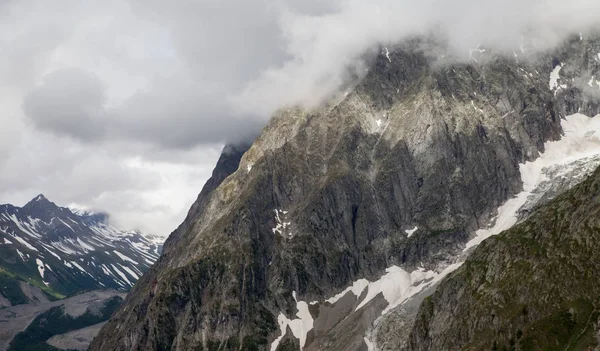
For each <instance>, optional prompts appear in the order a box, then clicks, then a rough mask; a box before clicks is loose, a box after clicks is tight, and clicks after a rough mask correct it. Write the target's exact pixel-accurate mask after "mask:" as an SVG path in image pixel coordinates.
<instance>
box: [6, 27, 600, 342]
mask: <svg viewBox="0 0 600 351" xmlns="http://www.w3.org/2000/svg"><path fill="white" fill-rule="evenodd" d="M451 53H452V51H451V50H450V49H448V48H447V47H446V45H445V44H444V42H441V41H438V40H434V39H432V38H413V39H411V40H407V41H405V42H403V43H400V44H398V45H397V46H395V47H382V48H381V52H380V54H379V55H377V56H376V57H373V59H372V62H371V66H370V68H369V69H368V72H366V76H365V77H364V78H362V79H360V80H359V81H357V82H355V84H353V85H351V88H348V90H347V91H346V92H345V93H344V94H343V96H342V97H341V98H340V99H336V100H332V101H330V103H328V104H327V105H326V106H323V107H321V108H319V109H315V110H304V109H300V108H291V107H290V108H288V109H282V110H280V111H279V112H278V113H276V114H275V115H274V116H273V117H272V119H271V120H270V122H269V123H268V125H267V126H266V127H265V128H264V129H263V131H262V133H261V134H260V136H259V137H258V138H257V139H256V140H255V141H254V142H253V143H252V144H251V145H247V146H246V145H242V146H241V145H237V146H228V147H226V148H225V149H224V150H223V153H222V155H221V158H220V160H219V161H218V163H217V166H216V168H215V170H214V172H213V175H212V178H211V179H210V180H209V181H208V182H207V183H206V185H205V187H204V189H202V191H201V193H200V195H199V197H198V199H197V200H196V202H195V203H194V205H193V206H192V208H191V209H190V211H189V213H188V216H187V218H186V219H185V220H184V222H183V223H182V224H181V225H180V226H179V227H178V228H177V229H176V230H175V231H174V232H173V233H172V234H171V235H170V237H169V239H168V240H167V241H166V243H165V245H164V250H163V252H162V255H161V256H160V258H159V259H158V261H157V262H156V263H155V264H154V265H152V266H151V267H150V269H149V270H148V271H147V272H146V273H145V274H144V275H143V276H142V277H141V279H140V280H139V282H138V283H137V284H135V286H134V287H133V289H132V290H131V293H130V294H129V295H128V296H127V297H126V299H125V301H124V303H123V305H121V307H119V308H118V310H117V311H116V312H115V314H114V315H113V316H112V318H111V319H110V321H109V322H108V323H107V324H106V325H104V327H103V328H102V329H101V331H100V333H99V334H98V336H97V337H96V339H94V341H93V342H92V344H91V346H90V349H91V350H128V351H129V350H270V351H276V350H340V351H342V350H399V349H407V350H412V349H415V350H417V349H418V350H455V349H457V350H458V349H462V348H465V349H478V350H479V349H481V350H487V349H493V348H494V347H496V348H497V349H502V347H507V348H509V347H512V348H513V349H515V348H517V347H518V348H519V349H524V350H526V349H535V348H533V346H531V345H536V344H539V345H541V344H540V343H541V342H542V341H543V342H544V343H546V344H544V345H550V346H551V347H558V346H557V345H561V348H560V349H563V348H562V346H564V347H566V348H569V347H572V348H574V349H582V348H583V347H587V346H589V345H597V344H598V341H597V339H596V337H597V336H598V330H597V328H598V327H597V326H598V322H600V321H599V320H598V316H599V313H598V310H597V308H598V301H597V295H598V291H597V290H598V289H597V286H595V285H594V284H596V285H597V281H598V277H597V273H596V272H597V267H595V265H596V263H594V262H597V257H596V256H597V254H596V252H598V250H597V249H598V247H597V246H598V244H597V241H598V240H595V239H594V238H595V236H597V235H598V233H599V231H598V230H599V228H600V227H599V226H598V221H597V215H598V213H597V212H598V182H599V177H600V176H599V174H598V172H596V173H594V174H593V172H594V170H595V169H596V168H597V167H598V166H599V165H600V117H594V116H596V115H598V114H599V113H600V103H599V102H600V81H599V80H598V79H600V36H598V35H597V34H592V33H583V34H579V35H574V36H572V37H570V38H569V40H567V41H566V42H565V43H564V44H563V45H561V46H560V47H559V48H555V49H552V50H551V51H546V52H543V53H539V52H535V51H533V50H531V51H530V50H529V46H528V45H527V42H526V40H524V43H523V44H522V45H521V47H520V48H516V49H515V52H514V53H510V54H508V55H507V54H506V53H500V52H494V51H493V50H490V49H486V48H485V47H484V46H480V47H476V48H473V49H471V50H470V52H469V53H468V59H467V60H463V59H459V58H458V57H454V56H453V55H452V54H451ZM591 174H593V177H592V178H589V179H588V180H585V179H586V178H587V177H589V176H590V175H591ZM584 180H585V181H584ZM582 181H583V183H581V185H579V186H578V185H577V184H578V183H580V182H582ZM573 187H575V188H573ZM568 189H572V190H570V191H569V190H568ZM565 191H567V192H566V193H565ZM560 194H562V195H560ZM41 203H42V204H45V203H46V202H45V201H44V200H43V199H42V200H41ZM37 206H38V205H37V204H36V201H35V200H34V201H33V202H32V203H30V204H28V205H27V206H25V207H24V208H23V209H15V208H12V207H7V209H6V210H5V211H13V212H10V213H8V212H7V214H6V215H1V214H0V217H1V218H6V222H5V223H14V224H12V225H11V226H10V227H9V228H6V229H5V226H6V225H7V224H3V227H2V230H3V233H5V235H6V238H7V239H8V240H10V241H11V242H12V245H19V244H22V245H24V246H23V247H22V248H19V250H20V251H19V252H21V254H19V252H17V251H16V250H13V251H9V252H12V256H9V255H7V256H4V252H3V256H2V257H8V258H9V259H10V260H11V261H10V262H29V265H24V267H28V269H29V270H30V271H32V270H33V269H35V268H36V266H35V265H33V263H32V262H34V261H36V260H39V261H40V263H39V264H38V267H40V270H39V272H38V273H39V274H38V276H36V277H35V279H37V280H38V286H40V287H42V288H43V287H44V286H45V285H48V288H52V289H53V290H55V291H59V292H62V293H65V291H67V290H68V289H72V288H71V286H74V284H75V282H72V281H70V280H68V279H66V278H65V279H63V280H60V279H58V278H59V277H63V276H64V274H65V273H63V272H65V271H67V272H71V271H72V270H73V269H75V270H76V269H79V267H78V266H81V273H80V276H82V277H85V276H86V275H89V278H87V280H85V282H86V284H90V285H93V284H97V285H100V286H102V285H104V286H107V287H108V286H112V287H117V288H127V287H129V286H130V284H129V283H128V282H127V281H126V280H127V279H129V280H130V281H132V282H133V279H130V278H135V277H131V276H129V275H128V274H129V273H135V274H136V275H139V274H140V273H141V269H140V270H139V271H138V270H135V269H134V266H133V265H135V264H136V263H135V262H137V263H140V264H141V263H142V262H146V263H147V264H150V263H151V262H152V257H155V256H149V255H148V254H147V253H146V252H147V251H146V247H147V246H144V249H143V250H141V251H140V250H138V251H134V249H138V248H141V247H142V246H141V245H139V244H136V242H138V241H134V239H133V238H130V239H125V238H124V239H122V240H121V241H112V240H105V239H104V238H105V235H109V234H106V233H107V232H108V231H109V230H108V229H106V230H100V229H98V228H104V227H102V226H101V222H93V220H92V218H93V216H92V217H85V216H84V217H80V216H77V215H75V214H70V215H69V214H64V215H63V212H64V213H66V212H68V210H66V209H60V208H55V210H54V211H55V212H47V213H48V215H47V216H45V217H44V216H41V215H37V216H36V217H33V216H32V218H39V220H35V219H30V218H29V217H28V215H29V213H30V211H32V210H34V208H37ZM26 209H27V210H26ZM52 218H56V219H54V220H52ZM13 219H14V220H13ZM70 219H72V220H73V221H70ZM63 221H64V222H63ZM75 222H76V223H77V224H76V223H75ZM79 223H80V224H81V225H89V226H90V227H89V228H90V229H89V237H88V236H85V235H84V236H82V235H78V236H77V237H74V236H73V235H71V233H72V232H74V231H76V230H75V227H73V226H76V225H79ZM518 223H520V224H518ZM36 226H41V227H44V228H47V227H49V226H56V227H58V228H61V229H60V230H59V231H57V232H56V233H54V232H52V235H50V234H48V235H47V236H48V239H47V241H40V242H39V243H38V244H37V245H38V246H35V245H36V240H33V239H34V238H39V236H40V235H41V234H38V233H39V231H34V230H33V229H32V228H36ZM70 227H73V231H70V230H69V228H70ZM511 228H512V229H511ZM17 230H18V232H17ZM505 230H508V231H507V232H505V233H504V234H501V235H500V236H498V237H495V238H493V239H488V240H485V239H487V238H488V237H491V236H493V235H496V234H500V233H501V232H503V231H505ZM13 232H14V233H15V235H12V236H8V235H11V234H10V233H13ZM100 233H101V234H100ZM36 235H38V236H36ZM132 235H134V234H132ZM17 238H19V239H22V240H23V241H25V242H26V243H27V245H25V244H24V243H21V240H19V239H17ZM77 238H80V239H81V242H80V241H79V240H78V239H77ZM84 238H85V239H84ZM596 239H597V238H596ZM140 240H141V239H140ZM484 240H485V241H484ZM482 242H483V244H482ZM52 243H54V244H52ZM145 243H146V242H145ZM109 244H111V245H112V247H111V248H110V249H104V250H103V251H107V252H108V253H103V254H97V253H96V252H97V250H96V249H95V248H97V247H99V246H101V245H109ZM8 245H11V244H8ZM29 245H30V246H31V247H29ZM127 245H128V246H127ZM144 245H150V244H149V243H148V244H144ZM1 247H4V246H0V248H1ZM7 247H8V246H7ZM103 247H106V246H103ZM125 247H127V248H129V250H126V249H125ZM25 248H27V249H28V251H24V249H25ZM61 248H62V249H63V250H61ZM48 250H51V251H48ZM72 251H73V252H76V253H73V252H72ZM134 252H137V254H135V253H134ZM42 255H43V257H42ZM100 257H102V260H101V259H100ZM124 257H127V258H128V259H125V258H124ZM146 258H147V260H146ZM109 259H111V260H114V261H107V260H109ZM5 261H6V260H5ZM131 261H134V262H131ZM7 262H8V261H7ZM127 262H129V265H128V264H127ZM7 264H8V263H3V265H7ZM46 265H48V267H47V266H46ZM69 265H71V266H73V267H74V268H73V267H70V266H69ZM125 267H127V268H128V269H126V268H125ZM138 268H140V267H138ZM24 269H25V268H24ZM105 270H106V271H107V272H105ZM129 270H131V271H132V272H129ZM33 272H35V271H33ZM88 273H89V274H88ZM104 273H106V274H105V275H103V274H104ZM28 276H33V274H29V275H28ZM119 276H121V278H123V280H120V283H121V284H119V283H118V281H119V278H118V277H119ZM32 279H33V278H32ZM79 281H84V280H79ZM40 283H41V284H40ZM71 284H73V285H71ZM110 284H112V285H110ZM115 284H116V285H118V286H115ZM559 326H565V327H564V328H560V327H559ZM545 333H551V334H552V335H553V338H548V337H546V336H545ZM550 346H548V347H550ZM548 349H549V348H548Z"/></svg>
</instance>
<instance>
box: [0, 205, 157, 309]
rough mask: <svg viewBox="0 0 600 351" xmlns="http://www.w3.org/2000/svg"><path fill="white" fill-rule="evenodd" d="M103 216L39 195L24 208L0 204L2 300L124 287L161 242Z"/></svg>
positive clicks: (145, 265)
mask: <svg viewBox="0 0 600 351" xmlns="http://www.w3.org/2000/svg"><path fill="white" fill-rule="evenodd" d="M107 219H108V216H107V215H105V214H102V213H91V214H76V213H73V212H72V211H71V210H69V209H68V208H65V207H60V206H57V205H56V204H54V203H53V202H51V201H50V200H48V199H47V198H46V197H45V196H44V195H42V194H40V195H37V196H36V197H34V198H33V199H32V200H31V201H29V202H28V203H27V204H26V205H24V206H23V207H16V206H13V205H10V204H7V205H0V252H1V253H2V255H0V257H1V258H0V273H1V275H2V279H3V281H7V282H9V281H10V283H7V284H8V285H7V286H11V287H12V288H8V290H6V291H1V292H2V295H8V296H4V298H5V301H4V302H3V304H4V305H11V304H14V303H24V302H28V301H30V302H31V301H35V299H33V296H37V297H38V298H40V299H42V300H43V299H44V298H46V299H47V298H50V299H56V298H62V297H65V296H69V295H72V294H74V293H77V292H82V291H86V290H93V289H108V288H114V289H117V290H121V291H123V290H128V289H129V288H130V287H131V286H132V285H133V282H135V280H137V278H138V277H139V276H141V275H142V273H143V271H145V270H146V269H147V268H148V267H149V266H150V265H151V264H152V263H153V262H154V261H155V260H156V259H157V258H158V255H159V252H158V251H159V249H160V244H158V243H157V242H156V241H157V240H156V238H154V239H152V240H154V241H152V240H150V239H147V238H146V237H145V236H144V235H142V234H141V233H140V232H139V231H119V230H118V229H116V228H115V227H113V226H112V225H110V223H108V222H107ZM132 257H133V258H132ZM23 284H26V285H29V286H30V287H29V288H27V289H25V288H24V285H23ZM17 286H18V287H19V288H17ZM24 289H25V290H24ZM19 290H20V291H21V292H19ZM30 290H31V291H34V292H35V293H34V295H31V294H30V293H28V291H30ZM6 299H7V300H6ZM11 300H12V301H11Z"/></svg>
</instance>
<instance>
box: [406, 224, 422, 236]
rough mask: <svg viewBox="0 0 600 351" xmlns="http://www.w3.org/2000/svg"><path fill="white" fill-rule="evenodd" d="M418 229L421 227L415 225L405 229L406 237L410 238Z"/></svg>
mask: <svg viewBox="0 0 600 351" xmlns="http://www.w3.org/2000/svg"><path fill="white" fill-rule="evenodd" d="M417 230H419V227H417V226H415V227H414V228H413V229H407V230H405V232H406V235H407V236H406V237H407V238H410V237H411V236H412V235H413V234H414V233H415V232H416V231H417Z"/></svg>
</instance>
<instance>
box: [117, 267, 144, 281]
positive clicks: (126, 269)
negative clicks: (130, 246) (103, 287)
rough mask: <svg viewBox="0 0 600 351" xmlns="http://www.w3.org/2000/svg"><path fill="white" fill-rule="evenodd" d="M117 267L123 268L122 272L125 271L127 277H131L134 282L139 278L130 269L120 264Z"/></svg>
mask: <svg viewBox="0 0 600 351" xmlns="http://www.w3.org/2000/svg"><path fill="white" fill-rule="evenodd" d="M119 266H120V267H121V268H123V270H125V271H126V272H127V273H129V275H131V276H132V277H133V278H134V279H135V280H138V279H140V277H139V276H138V275H137V274H135V272H134V271H133V270H132V269H131V268H129V267H127V266H123V265H122V264H120V265H119Z"/></svg>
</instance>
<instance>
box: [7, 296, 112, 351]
mask: <svg viewBox="0 0 600 351" xmlns="http://www.w3.org/2000/svg"><path fill="white" fill-rule="evenodd" d="M121 302H123V299H122V298H121V297H120V296H114V297H112V298H110V299H107V300H105V301H101V302H98V303H96V304H92V305H90V306H88V308H87V310H86V311H85V312H84V313H83V314H82V315H79V316H76V317H73V316H70V315H68V314H67V313H66V312H65V308H64V306H55V307H52V308H50V309H49V310H48V311H46V312H44V313H41V314H40V315H38V316H37V317H36V318H35V319H34V320H33V321H32V322H31V324H30V325H29V326H28V327H27V328H26V329H25V330H24V331H22V332H20V333H19V334H17V335H16V336H15V337H14V339H13V340H12V341H11V343H10V346H9V348H8V350H9V351H21V350H30V351H58V350H59V349H58V348H56V347H53V346H51V345H49V344H47V343H46V341H47V340H48V339H50V338H51V337H53V336H54V335H58V334H64V333H66V332H69V331H72V330H77V329H82V328H85V327H88V326H91V325H94V324H98V323H100V322H104V321H105V320H107V319H108V318H109V317H110V316H111V315H112V313H113V312H114V311H115V310H116V309H117V307H119V305H120V304H121Z"/></svg>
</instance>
